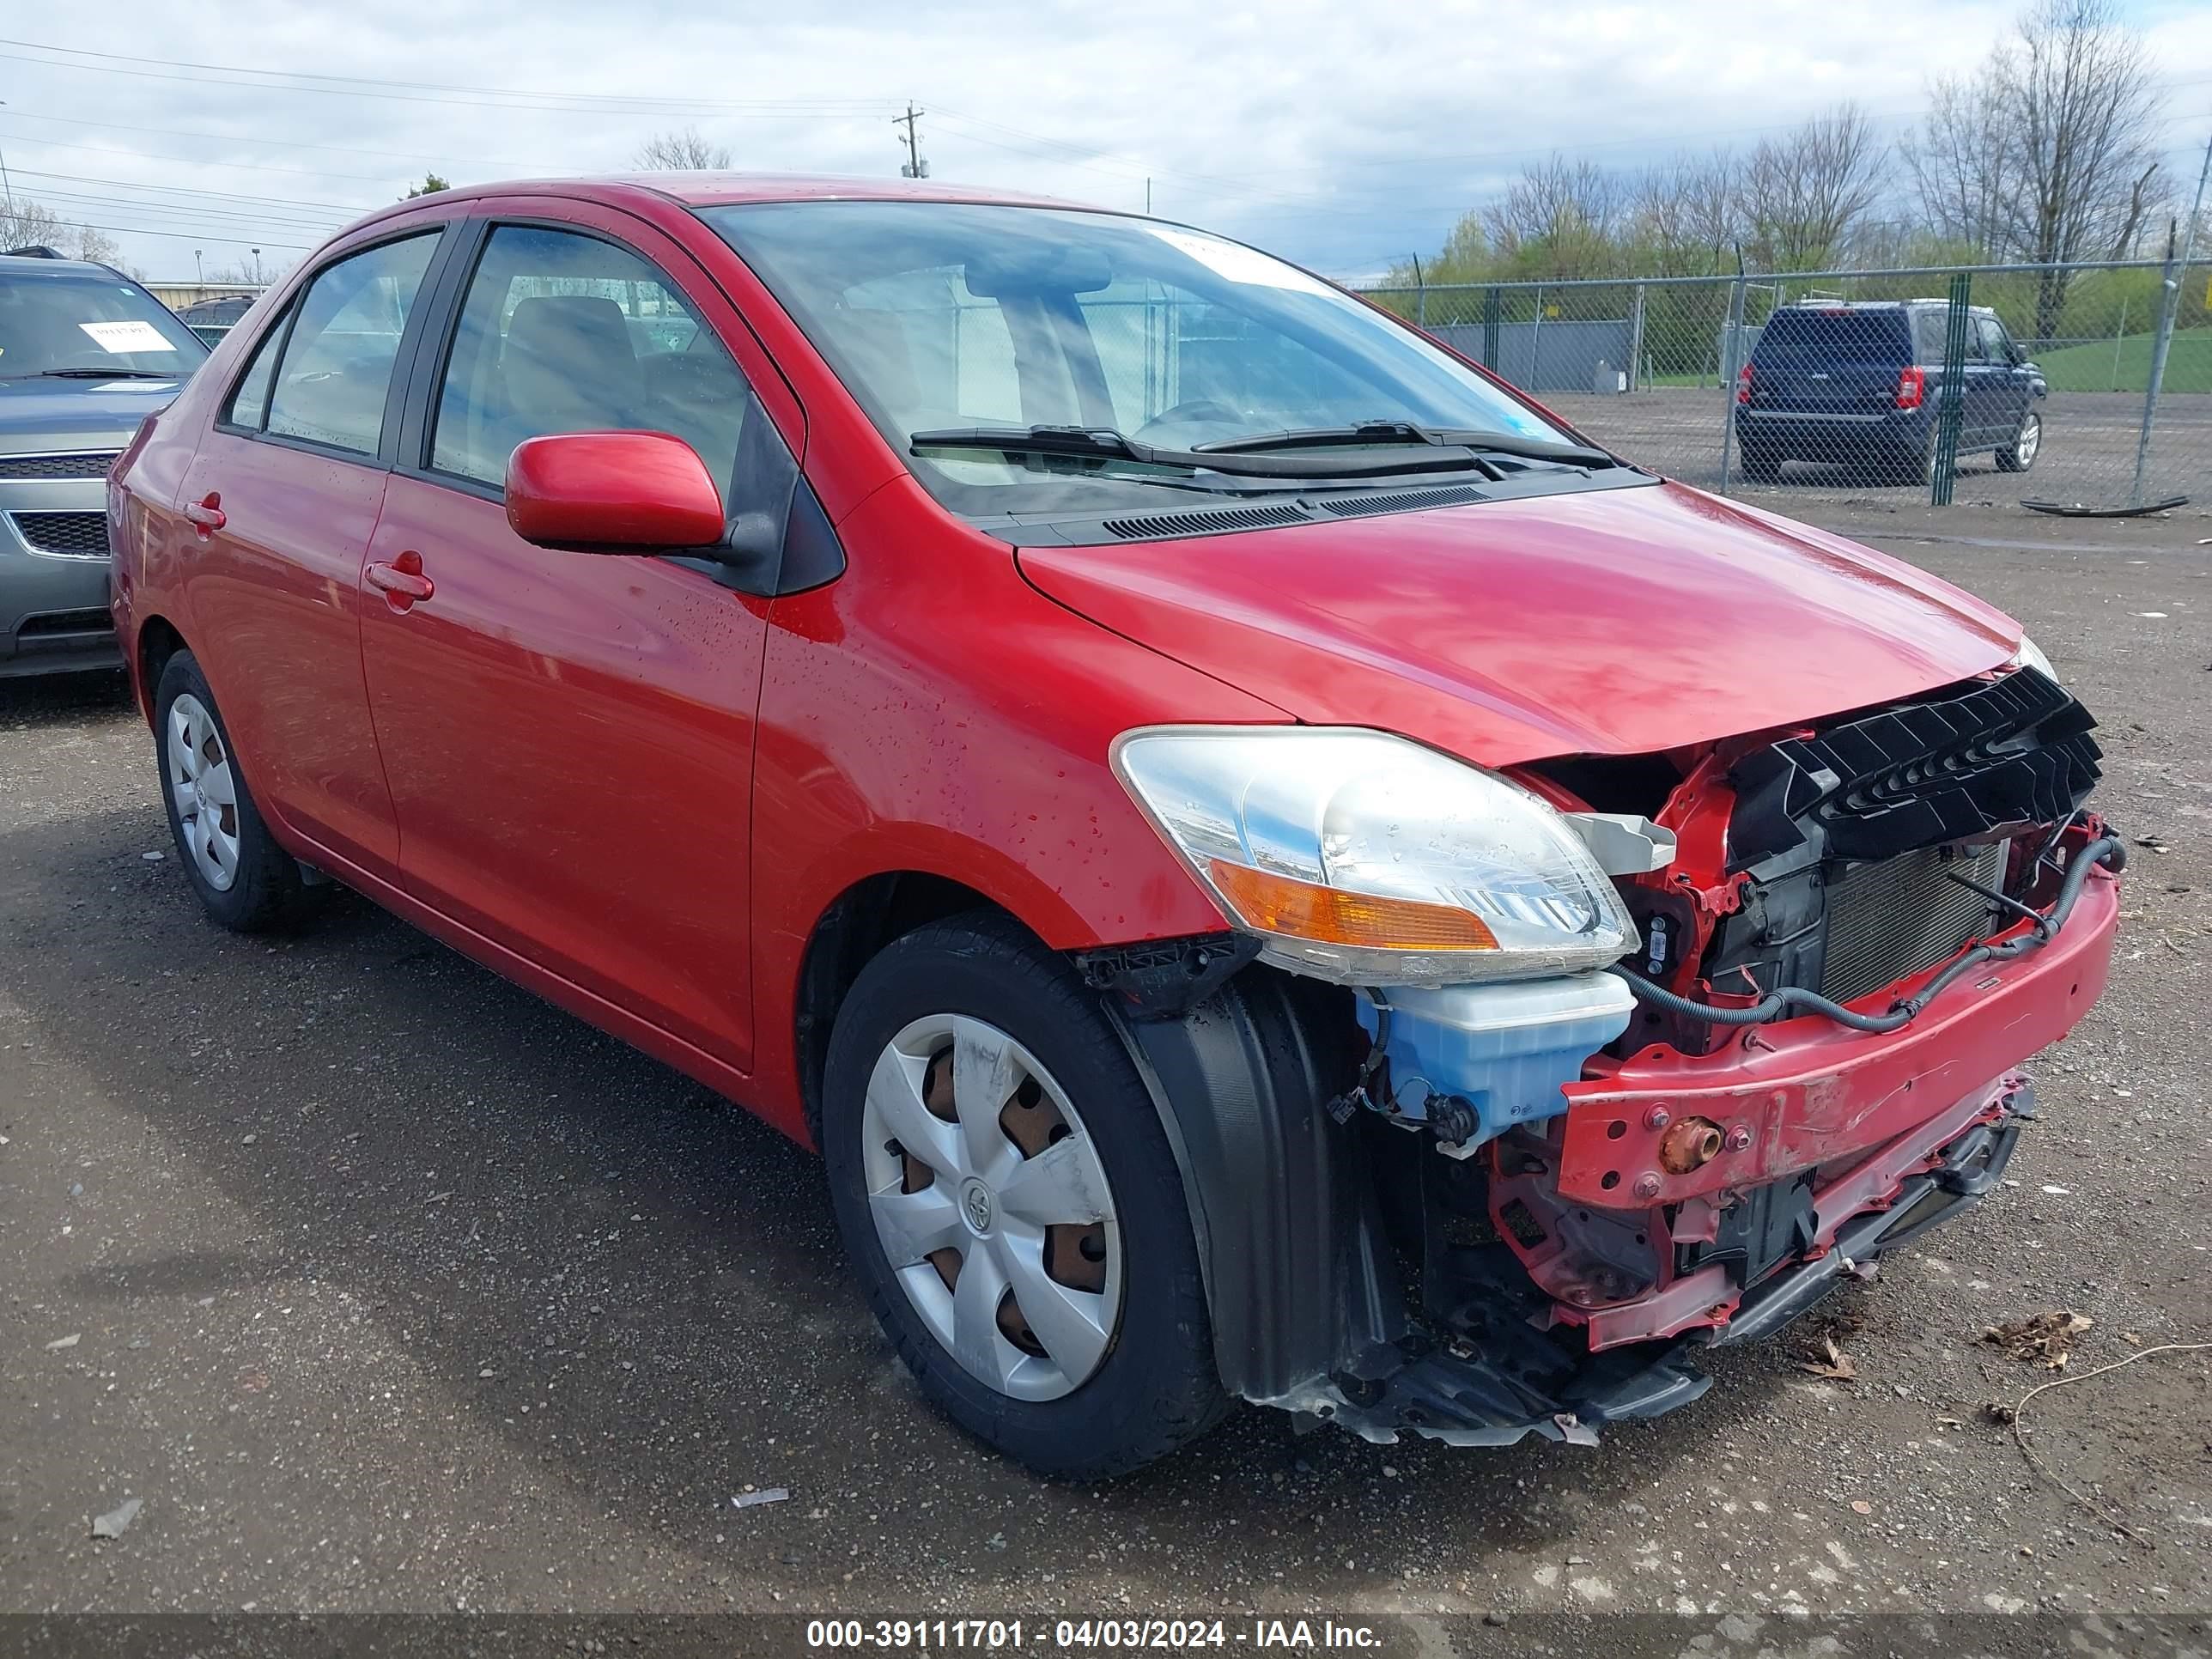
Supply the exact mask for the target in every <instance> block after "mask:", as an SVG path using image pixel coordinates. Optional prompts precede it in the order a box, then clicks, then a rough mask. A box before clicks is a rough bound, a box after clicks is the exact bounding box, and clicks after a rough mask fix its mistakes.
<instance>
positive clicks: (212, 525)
mask: <svg viewBox="0 0 2212 1659" xmlns="http://www.w3.org/2000/svg"><path fill="white" fill-rule="evenodd" d="M185 522H186V523H187V524H189V525H191V526H192V527H193V528H194V529H196V530H197V531H198V532H199V533H200V539H201V540H202V541H205V540H206V539H207V538H209V537H210V536H212V535H213V534H215V532H216V531H218V530H220V529H222V527H223V526H224V525H226V524H228V522H229V520H228V519H226V518H225V517H224V516H223V512H222V496H221V495H217V494H216V492H215V491H214V490H212V489H210V490H209V491H208V493H207V495H206V496H205V497H204V499H203V500H200V501H186V502H185Z"/></svg>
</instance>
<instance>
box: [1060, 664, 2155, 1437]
mask: <svg viewBox="0 0 2212 1659" xmlns="http://www.w3.org/2000/svg"><path fill="white" fill-rule="evenodd" d="M2092 726H2093V721H2092V720H2090V718H2089V716H2088V715H2087V713H2086V711H2084V710H2083V709H2082V708H2081V705H2080V704H2079V703H2077V702H2075V701H2074V699H2073V698H2071V697H2070V696H2068V695H2067V694H2066V693H2065V692H2064V691H2063V690H2062V689H2060V688H2059V687H2058V686H2057V684H2055V683H2054V682H2052V681H2051V679H2050V678H2048V677H2046V676H2045V674H2043V673H2042V672H2040V671H2039V670H2037V669H2036V668H2033V667H2024V668H2021V669H2019V670H2016V671H2014V672H2011V673H2009V674H2006V675H2004V676H2002V677H2000V678H1988V679H1980V680H1976V681H1972V682H1969V683H1967V684H1964V685H1961V686H1956V687H1953V688H1950V689H1949V690H1946V691H1942V692H1937V693H1935V694H1932V695H1930V696H1928V697H1925V698H1923V699H1919V700H1917V701H1915V702H1911V703H1907V704H1903V705H1898V706H1894V707H1888V708H1881V709H1877V710H1875V711H1873V712H1871V713H1869V714H1862V715H1859V716H1857V717H1853V718H1849V719H1845V720H1838V721H1834V722H1831V723H1828V724H1826V725H1824V726H1819V727H1817V728H1813V729H1808V730H1800V731H1793V732H1784V733H1772V732H1769V733H1765V734H1760V735H1759V736H1758V737H1755V738H1743V739H1738V740H1735V741H1734V742H1731V743H1726V744H1719V745H1716V746H1713V747H1711V748H1710V749H1707V750H1702V751H1699V752H1696V753H1690V754H1680V755H1674V756H1670V757H1643V758H1639V759H1635V760H1618V759H1595V760H1588V759H1586V760H1580V761H1572V762H1563V763H1556V764H1553V765H1550V766H1539V767H1534V768H1530V769H1527V770H1526V775H1522V776H1518V777H1516V779H1515V780H1514V782H1515V783H1516V786H1517V787H1520V788H1522V789H1525V790H1527V791H1528V792H1529V793H1530V794H1531V795H1533V796H1534V797H1536V798H1540V799H1542V800H1544V801H1546V802H1547V803H1548V804H1549V805H1550V806H1551V807H1552V808H1553V809H1554V810H1555V811H1556V812H1557V814H1558V815H1559V817H1560V818H1561V820H1562V821H1563V822H1564V823H1566V824H1567V825H1569V826H1570V827H1571V831H1572V833H1573V834H1574V835H1575V836H1578V837H1579V838H1580V840H1581V842H1583V845H1584V846H1585V847H1586V848H1588V850H1589V853H1590V854H1591V863H1592V864H1593V866H1594V867H1595V868H1598V869H1601V870H1602V871H1603V872H1605V874H1606V875H1607V876H1609V877H1610V878H1613V883H1614V884H1615V889H1616V891H1617V894H1618V896H1619V899H1620V904H1621V906H1622V908H1623V909H1624V910H1625V912H1626V915H1628V916H1630V917H1632V919H1633V929H1632V934H1631V938H1630V943H1631V945H1632V947H1633V948H1632V950H1631V951H1629V953H1628V955H1627V957H1626V959H1625V960H1621V961H1620V962H1618V963H1615V964H1614V965H1613V966H1611V967H1596V966H1592V965H1590V964H1589V963H1585V962H1580V961H1576V960H1574V959H1573V958H1572V957H1571V955H1568V954H1565V953H1562V962H1563V965H1564V966H1565V967H1566V968H1567V969H1569V970H1568V971H1563V972H1557V973H1552V974H1539V975H1515V976H1510V977H1505V976H1493V977H1492V978H1489V979H1481V978H1474V979H1469V980H1467V981H1462V982H1456V983H1423V984H1388V983H1376V984H1363V983H1360V982H1358V980H1357V979H1356V978H1355V977H1353V976H1352V975H1351V974H1349V973H1346V972H1343V971H1339V969H1341V968H1342V967H1343V965H1344V963H1346V962H1351V963H1358V962H1363V961H1364V960H1366V958H1365V957H1360V956H1359V955H1358V952H1357V951H1356V950H1354V951H1340V953H1339V954H1338V956H1337V957H1327V956H1323V955H1321V954H1319V953H1314V952H1310V953H1309V957H1310V959H1304V960H1290V961H1286V960H1285V956H1284V953H1283V952H1281V951H1278V950H1275V949H1273V948H1265V949H1263V947H1262V946H1261V945H1259V944H1257V943H1255V938H1254V937H1253V936H1250V935H1247V934H1243V933H1240V934H1237V935H1232V936H1230V937H1228V938H1225V939H1207V940H1198V941H1189V942H1185V943H1183V944H1181V945H1154V946H1147V947H1142V948H1133V949H1130V950H1124V951H1097V952H1091V953H1089V954H1087V955H1086V956H1085V957H1084V959H1083V966H1084V969H1085V973H1086V975H1088V976H1089V978H1090V979H1091V982H1092V983H1093V984H1094V985H1095V986H1097V987H1098V988H1099V989H1100V990H1101V991H1102V992H1103V993H1104V994H1106V1000H1107V1003H1108V1005H1109V1007H1110V1008H1111V1009H1112V1010H1113V1011H1114V1012H1115V1016H1116V1018H1117V1022H1118V1024H1119V1025H1120V1028H1121V1030H1122V1031H1123V1033H1124V1035H1125V1036H1126V1038H1127V1043H1128V1046H1129V1048H1130V1052H1131V1054H1132V1055H1133V1057H1134V1058H1135V1060H1137V1062H1138V1065H1139V1070H1140V1071H1141V1073H1143V1075H1144V1076H1145V1078H1146V1083H1147V1085H1148V1086H1149V1087H1150V1088H1151V1089H1152V1092H1153V1094H1154V1097H1155V1099H1156V1101H1157V1103H1158V1104H1159V1106H1160V1109H1161V1112H1162V1116H1163V1120H1164V1122H1165V1123H1166V1124H1167V1127H1168V1128H1169V1131H1170V1136H1171V1138H1172V1139H1174V1141H1175V1144H1176V1153H1177V1156H1178V1158H1179V1159H1180V1160H1181V1162H1182V1170H1183V1174H1184V1177H1185V1183H1186V1187H1187V1188H1188V1191H1189V1193H1190V1194H1191V1197H1192V1209H1193V1218H1194V1224H1195V1225H1196V1227H1197V1230H1198V1232H1199V1236H1200V1249H1201V1255H1202V1256H1203V1259H1204V1261H1205V1262H1206V1271H1207V1275H1208V1291H1209V1297H1210V1302H1211V1306H1212V1317H1213V1323H1214V1331H1215V1344H1216V1352H1217V1357H1218V1360H1219V1363H1220V1366H1221V1370H1222V1375H1223V1380H1224V1382H1225V1384H1226V1386H1228V1387H1229V1388H1230V1389H1232V1390H1233V1391H1234V1392H1236V1393H1238V1394H1240V1395H1243V1396H1244V1397H1245V1398H1247V1399H1250V1400H1253V1401H1258V1402H1261V1403H1264V1404H1268V1405H1273V1406H1279V1407H1285V1408H1286V1409H1288V1410H1291V1411H1293V1412H1297V1413H1302V1414H1306V1415H1309V1416H1310V1417H1313V1418H1317V1419H1326V1420H1329V1421H1334V1422H1336V1423H1338V1424H1340V1425H1343V1426H1345V1427H1346V1428H1349V1429H1351V1430H1352V1431H1355V1432H1357V1433H1358V1434H1361V1435H1363V1436H1364V1437H1368V1438H1370V1439H1375V1440H1382V1441H1389V1440H1394V1439H1395V1438H1396V1437H1398V1436H1399V1435H1401V1434H1402V1433H1407V1432H1412V1433H1415V1434H1419V1435H1424V1436H1427V1437H1433V1438H1437V1439H1442V1440H1445V1441H1449V1442H1452V1443H1461V1444H1503V1443H1510V1442H1513V1441H1516V1440H1518V1439H1520V1438H1522V1437H1524V1436H1526V1435H1528V1434H1530V1433H1534V1434H1538V1435H1541V1436H1544V1437H1548V1438H1552V1439H1561V1440H1571V1441H1577V1442H1584V1443H1587V1442H1591V1441H1594V1439H1595V1431H1596V1430H1597V1429H1598V1427H1600V1426H1601V1425H1603V1424H1605V1423H1607V1422H1610V1421H1614V1420H1618V1419H1627V1418H1637V1417H1650V1416H1655V1415H1656V1414H1658V1413H1662V1412H1665V1411H1668V1410H1671V1409H1672V1408H1674V1407H1676V1406H1680V1405H1682V1404H1685V1403H1686V1402H1687V1401H1691V1400H1693V1399H1695V1398H1696V1397H1697V1396H1698V1395H1699V1394H1701V1393H1702V1392H1703V1391H1704V1390H1705V1387H1706V1386H1707V1379H1706V1378H1705V1376H1703V1375H1702V1374H1701V1373H1700V1372H1699V1370H1697V1369H1696V1368H1695V1366H1694V1365H1693V1364H1692V1358H1693V1356H1694V1354H1695V1352H1696V1350H1697V1349H1698V1348H1699V1347H1703V1346H1720V1345H1723V1344H1727V1343H1732V1342H1740V1341H1744V1340H1752V1339H1754V1338H1758V1337H1762V1336H1765V1335H1768V1334H1772V1333H1773V1332H1774V1331H1776V1330H1778V1329H1779V1328H1781V1327H1782V1326H1783V1325H1784V1324H1786V1323H1787V1322H1789V1321H1790V1320H1791V1319H1794V1318H1796V1316H1798V1315H1800V1314H1802V1312H1803V1311H1804V1310H1806V1309H1807V1308H1808V1307H1809V1306H1811V1305H1812V1304H1813V1303H1814V1301H1816V1300H1817V1299H1818V1298H1819V1297H1820V1296H1822V1295H1823V1294H1825V1293H1826V1291H1828V1290H1830V1289H1832V1287H1833V1286H1834V1285H1836V1284H1837V1283H1838V1282H1839V1281H1840V1280H1841V1279H1844V1278H1845V1277H1850V1276H1860V1277H1864V1276H1867V1275H1869V1274H1870V1273H1872V1272H1873V1271H1874V1267H1875V1262H1876V1261H1878V1259H1879V1257H1880V1255H1881V1252H1882V1251H1883V1250H1885V1249H1888V1248H1890V1247H1891V1246H1893V1245H1895V1244H1898V1243H1902V1242H1903V1241H1905V1239H1907V1238H1910V1237H1913V1236H1914V1235H1916V1234H1917V1233H1919V1232H1920V1231H1923V1230H1924V1229H1925V1228H1927V1227H1929V1226H1931V1225H1935V1224H1936V1223H1937V1222H1939V1221H1941V1220H1943V1219H1945V1218H1948V1216H1950V1215H1952V1214H1954V1213H1955V1212H1958V1211H1959V1210H1960V1209H1962V1208H1965V1207H1966V1206H1971V1205H1972V1204H1973V1203H1974V1202H1975V1201H1977V1200H1978V1199H1979V1198H1980V1197H1981V1196H1982V1195H1983V1194H1984V1193H1986V1192H1987V1191H1988V1190H1989V1189H1990V1188H1991V1187H1992V1186H1993V1185H1995V1184H1996V1182H1997V1180H1998V1178H1999V1176H2000V1175H2001V1174H2002V1170H2003V1168H2004V1166H2005V1162H2006V1160H2007V1159H2008V1158H2009V1156H2010V1155H2011V1152H2012V1150H2013V1147H2014V1145H2015V1141H2016V1140H2017V1139H2018V1136H2019V1134H2020V1133H2021V1127H2022V1126H2023V1125H2024V1124H2026V1123H2027V1122H2028V1121H2031V1120H2032V1119H2033V1116H2034V1115H2035V1107H2034V1094H2033V1089H2032V1088H2031V1086H2030V1085H2029V1084H2028V1082H2027V1079H2025V1078H2024V1077H2022V1076H2021V1074H2020V1073H2018V1072H2017V1070H2016V1069H2015V1068H2016V1067H2017V1066H2018V1065H2019V1063H2020V1062H2021V1060H2023V1059H2024V1058H2026V1057H2027V1055H2029V1054H2033V1053H2034V1052H2035V1051H2036V1050H2038V1049H2039V1048H2043V1047H2045V1045H2047V1044H2048V1043H2050V1042H2054V1041H2056V1040H2057V1039H2058V1038H2059V1037H2061V1036H2064V1035H2065V1034H2066V1032H2067V1031H2068V1030H2070V1029H2071V1028H2072V1027H2073V1025H2074V1024H2075V1023H2076V1022H2077V1021H2078V1020H2079V1019H2080V1018H2081V1016H2082V1014H2084V1013H2085V1012H2087V1009H2088V1008H2089V1006H2091V1004H2092V1003H2093V1002H2094V1000H2096V998H2097V996H2098V995H2099V994H2100V992H2101V990H2102V989H2103V986H2104V982H2105V976H2106V969H2107V965H2108V962H2109V958H2110V955H2111V951H2112V939H2113V935H2114V933H2115V930H2116V928H2117V925H2118V882H2117V879H2116V876H2117V872H2118V869H2119V867H2120V865H2121V863H2122V861H2123V860H2122V855H2121V851H2120V845H2119V843H2118V841H2117V840H2116V839H2114V838H2112V837H2110V836H2106V835H2105V834H2104V832H2103V828H2102V825H2101V824H2100V823H2099V822H2098V821H2097V820H2096V819H2095V818H2094V817H2091V816H2088V815H2087V814H2086V813H2085V812H2084V811H2083V809H2082V802H2083V799H2084V798H2085V797H2086V796H2087V793H2088V791H2089V789H2090V787H2092V786H2093V783H2094V782H2095V781H2096V778H2097V761H2098V750H2097V748H2096V745H2095V744H2094V742H2093V739H2092V738H2090V737H2089V735H2088V733H2089V732H2090V730H2091V727H2092ZM1156 793H1158V792H1156ZM1192 816H1193V817H1194V819H1201V820H1202V819H1204V814H1203V812H1202V811H1198V810H1197V809H1196V808H1194V811H1193V814H1192ZM1217 816H1218V815H1217ZM1293 816H1294V815H1293ZM1205 822H1206V824H1207V825H1208V826H1209V828H1210V827H1211V825H1212V820H1205ZM1242 833H1243V840H1244V842H1245V844H1247V845H1249V843H1250V842H1252V841H1253V840H1254V839H1255V838H1254V837H1253V836H1252V835H1251V834H1250V833H1249V829H1247V830H1245V831H1243V832H1242ZM1184 841H1185V844H1186V845H1188V841H1189V836H1188V833H1185V835H1184ZM1222 844H1224V845H1226V844H1227V840H1226V837H1224V839H1223V843H1222ZM1287 844H1288V843H1287V842H1285V845H1287ZM1271 867H1276V868H1280V869H1284V870H1291V869H1293V868H1295V866H1294V864H1293V861H1292V860H1290V859H1289V858H1288V857H1283V858H1279V859H1277V860H1274V863H1273V866H1271ZM1214 873H1215V879H1216V882H1217V884H1218V886H1219V887H1220V888H1224V889H1227V890H1230V891H1231V896H1232V897H1241V896H1243V894H1242V893H1241V891H1240V890H1237V889H1235V888H1234V886H1233V877H1234V872H1229V873H1226V874H1225V873H1223V867H1222V866H1221V864H1220V862H1219V861H1218V860H1217V861H1216V864H1215V866H1214ZM1480 902H1483V903H1485V904H1489V905H1492V906H1497V905H1499V904H1501V903H1502V901H1499V900H1497V899H1496V898H1494V897H1493V896H1487V895H1486V896H1483V897H1482V898H1481V900H1480ZM1516 902H1520V903H1523V904H1524V905H1525V904H1526V903H1528V900H1527V899H1526V898H1525V896H1522V897H1519V898H1516ZM1498 913H1499V912H1498V911H1496V910H1493V914H1498ZM1231 914H1232V915H1237V914H1243V913H1240V912H1239V911H1237V910H1236V909H1234V908H1232V910H1231ZM1498 932H1499V933H1500V934H1501V936H1503V935H1504V927H1500V928H1499V929H1498ZM1272 944H1273V941H1270V945H1271V946H1272ZM1613 954H1614V955H1616V956H1617V955H1619V952H1618V951H1615V952H1614V953H1613ZM1255 956H1264V957H1266V959H1265V960H1262V961H1256V962H1255V960H1254V958H1255ZM1608 959H1609V958H1608ZM1332 980H1333V981H1334V982H1330V981H1332Z"/></svg>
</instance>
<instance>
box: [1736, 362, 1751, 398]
mask: <svg viewBox="0 0 2212 1659" xmlns="http://www.w3.org/2000/svg"><path fill="white" fill-rule="evenodd" d="M1735 400H1736V402H1738V403H1740V404H1747V403H1749V402H1750V401H1751V365H1750V364H1749V363H1746V364H1745V365H1744V366H1743V367H1742V368H1740V369H1738V370H1736V372H1735Z"/></svg>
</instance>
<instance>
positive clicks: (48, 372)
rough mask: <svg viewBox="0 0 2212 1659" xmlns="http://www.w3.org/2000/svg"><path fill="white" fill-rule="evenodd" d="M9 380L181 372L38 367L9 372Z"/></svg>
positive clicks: (168, 376) (169, 376)
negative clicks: (22, 372)
mask: <svg viewBox="0 0 2212 1659" xmlns="http://www.w3.org/2000/svg"><path fill="white" fill-rule="evenodd" d="M6 378H7V379H9V380H183V379H184V378H185V377H184V376H183V375H182V374H173V373H165V372H164V371H162V370H161V369H158V368H39V369H33V370H32V371H31V373H29V374H10V375H8V376H7V377H6Z"/></svg>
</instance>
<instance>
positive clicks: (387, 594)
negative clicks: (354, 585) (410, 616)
mask: <svg viewBox="0 0 2212 1659" xmlns="http://www.w3.org/2000/svg"><path fill="white" fill-rule="evenodd" d="M365 574H367V576H368V585H369V586H371V587H376V588H381V589H382V590H383V591H384V599H385V603H386V604H387V605H390V606H391V607H392V609H393V610H394V611H404V610H406V609H407V608H408V607H409V606H410V605H413V604H414V603H415V602H416V600H418V599H428V598H430V597H431V596H432V595H433V594H435V593H436V592H437V591H438V589H437V585H436V584H435V583H434V582H433V581H432V580H430V579H429V578H428V576H426V575H424V574H422V555H421V554H420V553H416V552H415V551H413V550H409V551H407V552H405V553H402V554H400V555H398V556H397V557H396V558H394V559H393V560H392V562H391V563H389V564H386V563H383V562H375V563H373V564H371V565H370V566H369V567H368V571H367V572H366V573H365Z"/></svg>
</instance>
